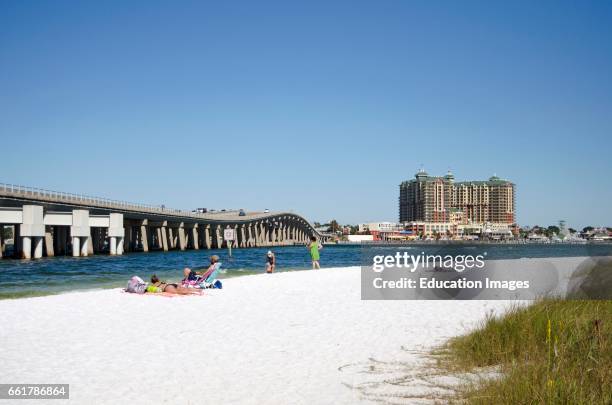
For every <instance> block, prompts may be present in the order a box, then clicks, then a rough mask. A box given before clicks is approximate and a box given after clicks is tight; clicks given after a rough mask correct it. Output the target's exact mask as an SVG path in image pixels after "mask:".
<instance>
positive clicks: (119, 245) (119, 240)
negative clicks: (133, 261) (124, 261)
mask: <svg viewBox="0 0 612 405" xmlns="http://www.w3.org/2000/svg"><path fill="white" fill-rule="evenodd" d="M124 244H125V238H117V256H121V255H122V254H123V246H124Z"/></svg>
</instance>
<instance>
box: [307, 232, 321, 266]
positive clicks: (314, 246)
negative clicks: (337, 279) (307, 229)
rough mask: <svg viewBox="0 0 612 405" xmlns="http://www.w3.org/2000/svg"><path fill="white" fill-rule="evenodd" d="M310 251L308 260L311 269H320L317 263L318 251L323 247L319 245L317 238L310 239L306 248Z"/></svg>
mask: <svg viewBox="0 0 612 405" xmlns="http://www.w3.org/2000/svg"><path fill="white" fill-rule="evenodd" d="M306 247H307V248H308V250H309V251H310V258H311V259H312V268H313V270H314V269H320V268H321V264H320V263H319V250H321V249H323V246H321V245H319V242H317V238H315V237H314V236H311V237H310V243H309V244H308V246H306Z"/></svg>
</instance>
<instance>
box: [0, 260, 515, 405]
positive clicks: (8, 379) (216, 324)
mask: <svg viewBox="0 0 612 405" xmlns="http://www.w3.org/2000/svg"><path fill="white" fill-rule="evenodd" d="M205 294H206V295H205V296H181V297H172V298H167V297H159V296H147V295H144V296H140V295H133V294H127V293H123V292H121V291H120V290H119V289H114V290H98V291H88V292H75V293H68V294H62V295H56V296H47V297H39V298H26V299H17V300H4V301H0V316H1V317H2V322H3V325H2V328H1V330H0V342H1V344H0V358H1V359H2V361H1V366H0V381H1V382H3V383H69V384H70V398H71V399H70V403H74V404H102V403H109V404H117V403H130V404H152V403H172V404H200V403H207V404H220V403H238V404H263V403H265V404H286V403H292V404H296V403H297V404H332V403H334V404H350V403H356V402H365V403H370V402H369V399H372V398H373V397H374V396H375V395H383V398H385V399H386V400H388V401H390V402H391V403H395V402H399V403H420V402H423V401H421V400H420V399H419V396H426V394H427V392H431V387H427V386H426V384H425V385H423V384H422V381H418V379H417V380H415V381H413V382H412V383H406V384H400V385H397V384H389V383H388V381H392V380H394V379H398V378H401V377H402V376H405V375H406V374H407V373H410V372H415V371H416V370H419V369H420V368H421V367H422V365H423V364H424V362H425V359H424V357H423V354H424V353H426V352H427V351H428V350H429V349H431V348H432V347H435V346H436V345H439V344H441V343H443V342H444V341H445V340H446V339H448V338H450V337H452V336H454V335H457V334H461V333H464V332H466V331H468V330H469V329H470V328H472V327H474V326H475V325H476V324H477V323H478V322H479V321H481V320H482V319H483V318H484V317H485V316H486V314H487V313H488V312H491V311H492V312H494V313H500V312H502V311H503V310H504V309H505V308H507V307H508V306H509V305H510V303H509V302H508V301H362V300H361V299H360V272H359V268H358V267H353V268H338V269H324V270H317V271H296V272H286V273H275V274H271V275H267V274H262V275H255V276H245V277H239V278H232V279H227V280H225V282H224V289H223V290H208V291H206V293H205ZM385 381H387V382H385ZM394 395H397V397H394ZM411 396H413V397H411ZM368 398H369V399H368ZM0 402H1V401H0ZM61 402H62V401H56V402H54V403H61ZM425 402H426V401H425Z"/></svg>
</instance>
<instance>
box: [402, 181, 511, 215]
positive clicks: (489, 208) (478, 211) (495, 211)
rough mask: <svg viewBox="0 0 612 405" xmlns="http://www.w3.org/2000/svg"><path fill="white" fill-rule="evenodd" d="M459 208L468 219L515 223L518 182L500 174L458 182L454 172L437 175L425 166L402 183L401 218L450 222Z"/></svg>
mask: <svg viewBox="0 0 612 405" xmlns="http://www.w3.org/2000/svg"><path fill="white" fill-rule="evenodd" d="M457 212H461V213H463V214H462V215H460V216H459V217H461V218H462V221H464V222H467V223H485V222H491V223H501V224H513V223H514V222H515V216H514V184H513V183H512V182H510V181H508V180H502V179H500V178H499V177H497V176H493V177H491V178H490V179H489V180H486V181H461V182H455V177H454V176H453V174H452V173H451V172H448V174H446V176H442V177H435V176H429V175H428V174H427V173H426V172H425V171H424V170H422V169H421V170H419V172H418V173H417V174H416V175H415V178H414V179H413V180H408V181H404V182H402V183H401V184H400V195H399V220H400V222H413V221H423V222H449V221H451V219H452V218H451V217H456V213H457Z"/></svg>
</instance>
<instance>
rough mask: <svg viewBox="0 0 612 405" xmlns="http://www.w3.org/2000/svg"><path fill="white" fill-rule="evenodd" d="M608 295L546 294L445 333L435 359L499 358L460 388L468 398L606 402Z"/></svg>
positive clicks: (610, 353) (467, 365)
mask: <svg viewBox="0 0 612 405" xmlns="http://www.w3.org/2000/svg"><path fill="white" fill-rule="evenodd" d="M611 342H612V301H577V300H576V301H572V300H560V299H544V300H541V301H538V302H536V303H534V304H533V305H530V306H515V307H513V308H512V309H511V310H510V311H508V312H507V313H505V314H504V315H503V316H501V317H494V316H489V317H488V318H487V319H486V320H485V321H484V322H483V324H482V326H481V327H480V328H478V329H477V330H475V331H474V332H472V333H470V334H468V335H465V336H460V337H456V338H453V339H451V340H450V341H449V342H448V344H447V346H446V347H445V348H444V349H445V350H444V351H443V356H441V365H443V366H445V367H447V368H448V369H452V370H454V371H470V370H474V369H478V368H481V367H490V366H499V367H500V371H501V373H502V377H501V378H493V379H483V380H482V381H480V382H479V383H476V384H469V385H467V386H466V387H465V389H464V390H460V391H459V396H460V398H458V400H460V401H461V402H463V401H465V402H467V403H468V404H612V349H611Z"/></svg>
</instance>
